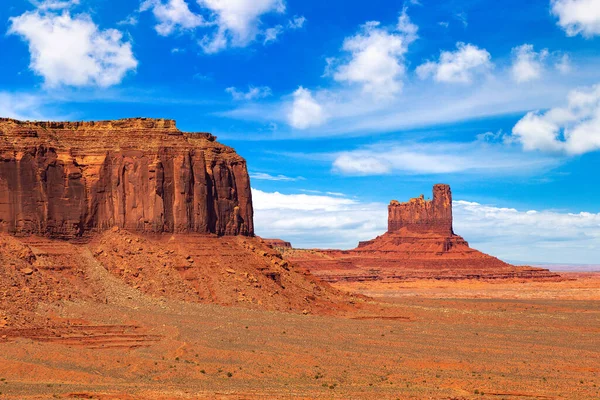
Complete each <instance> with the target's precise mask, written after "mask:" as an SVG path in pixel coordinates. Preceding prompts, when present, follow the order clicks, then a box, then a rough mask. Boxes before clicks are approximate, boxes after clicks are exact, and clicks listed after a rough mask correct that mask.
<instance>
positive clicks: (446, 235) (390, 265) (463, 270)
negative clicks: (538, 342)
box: [283, 185, 559, 282]
mask: <svg viewBox="0 0 600 400" xmlns="http://www.w3.org/2000/svg"><path fill="white" fill-rule="evenodd" d="M388 210H389V215H388V232H386V233H384V234H383V235H381V236H379V237H377V238H375V239H373V240H369V241H365V242H360V243H359V245H358V247H357V248H356V249H354V250H349V251H342V250H293V249H288V250H285V251H284V252H283V254H284V256H285V257H286V258H287V259H288V260H290V261H292V262H294V263H295V264H298V265H301V266H304V267H305V268H307V269H309V270H310V271H311V272H312V273H313V274H315V275H316V276H318V277H320V278H321V279H324V280H326V281H329V282H336V281H369V280H394V279H473V278H474V279H505V278H518V279H548V278H552V279H556V278H558V277H559V276H558V275H556V274H553V273H551V272H549V271H548V270H546V269H542V268H532V267H516V266H513V265H510V264H507V263H505V262H503V261H501V260H499V259H497V258H495V257H492V256H489V255H487V254H484V253H482V252H480V251H477V250H475V249H472V248H470V247H469V244H468V243H467V241H466V240H465V239H463V238H462V237H460V236H458V235H456V234H454V231H453V228H452V193H451V191H450V187H449V186H448V185H435V186H434V188H433V200H431V201H426V200H425V199H424V196H422V195H421V197H418V198H415V199H411V200H410V201H408V202H407V203H399V202H398V201H395V200H394V201H392V202H391V204H390V206H389V209H388Z"/></svg>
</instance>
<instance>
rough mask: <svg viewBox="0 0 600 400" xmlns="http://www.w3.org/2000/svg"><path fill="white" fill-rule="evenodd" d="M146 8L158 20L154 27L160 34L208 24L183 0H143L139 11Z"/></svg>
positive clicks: (166, 34)
mask: <svg viewBox="0 0 600 400" xmlns="http://www.w3.org/2000/svg"><path fill="white" fill-rule="evenodd" d="M147 10H152V14H154V17H155V18H156V20H157V21H158V25H156V26H155V27H154V29H156V32H158V34H159V35H161V36H168V35H170V34H171V33H173V32H174V31H175V30H178V29H179V30H190V29H195V28H197V27H199V26H203V25H207V24H208V22H206V21H204V18H203V17H202V16H201V15H197V14H194V13H193V12H192V11H190V8H189V6H188V4H187V3H186V2H185V1H184V0H168V1H167V2H166V3H163V2H162V0H145V1H144V2H143V3H142V4H141V6H140V11H142V12H143V11H147Z"/></svg>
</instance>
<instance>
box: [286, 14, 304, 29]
mask: <svg viewBox="0 0 600 400" xmlns="http://www.w3.org/2000/svg"><path fill="white" fill-rule="evenodd" d="M305 23H306V17H304V16H302V15H301V16H294V18H292V19H291V20H289V21H288V28H290V29H301V28H302V27H303V26H304V24H305Z"/></svg>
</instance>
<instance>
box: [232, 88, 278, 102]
mask: <svg viewBox="0 0 600 400" xmlns="http://www.w3.org/2000/svg"><path fill="white" fill-rule="evenodd" d="M225 91H226V92H227V93H229V94H231V97H233V99H234V100H237V101H240V100H246V101H250V100H256V99H264V98H265V97H269V96H271V95H272V94H273V93H272V92H271V88H270V87H268V86H258V87H257V86H248V91H246V92H244V91H240V90H237V89H236V88H235V87H228V88H227V89H225Z"/></svg>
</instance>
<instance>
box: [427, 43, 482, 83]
mask: <svg viewBox="0 0 600 400" xmlns="http://www.w3.org/2000/svg"><path fill="white" fill-rule="evenodd" d="M491 58H492V56H491V55H490V53H489V52H488V51H487V50H485V49H480V48H479V47H477V46H475V45H472V44H465V43H462V42H458V43H457V44H456V51H442V53H441V54H440V59H439V61H428V62H426V63H424V64H422V65H419V66H418V67H417V71H416V72H417V75H418V76H419V78H421V79H427V78H428V77H433V79H434V80H436V81H437V82H450V83H471V82H472V81H473V78H474V77H475V75H477V74H482V73H486V72H488V71H489V70H490V69H491V68H492V67H493V64H492V62H491Z"/></svg>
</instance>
